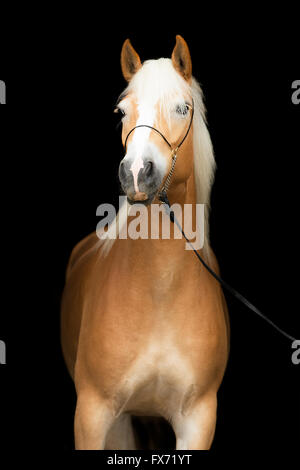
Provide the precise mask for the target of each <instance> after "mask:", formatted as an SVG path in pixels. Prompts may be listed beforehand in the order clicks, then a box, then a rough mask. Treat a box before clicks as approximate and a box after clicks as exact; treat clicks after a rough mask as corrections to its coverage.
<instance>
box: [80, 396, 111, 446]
mask: <svg viewBox="0 0 300 470" xmlns="http://www.w3.org/2000/svg"><path fill="white" fill-rule="evenodd" d="M112 422H113V414H112V412H111V410H110V408H109V407H108V406H107V404H106V403H105V401H103V400H101V399H100V398H99V397H97V396H95V395H93V394H91V393H84V394H80V395H79V396H78V399H77V405H76V411H75V421H74V431H75V447H76V449H78V450H80V449H81V450H100V449H104V446H105V440H106V435H107V432H108V430H109V428H110V426H111V424H112Z"/></svg>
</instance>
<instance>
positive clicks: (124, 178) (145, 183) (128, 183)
mask: <svg viewBox="0 0 300 470" xmlns="http://www.w3.org/2000/svg"><path fill="white" fill-rule="evenodd" d="M157 174H158V171H157V170H156V166H155V163H154V161H153V159H151V158H150V157H148V158H146V157H144V158H143V159H138V160H133V161H132V160H129V159H127V158H124V159H123V160H122V161H121V163H120V166H119V179H120V183H121V186H122V189H123V190H124V192H125V193H126V194H127V195H128V197H129V199H131V200H134V201H146V200H148V198H149V197H150V196H153V194H154V193H155V192H156V189H157V185H159V183H160V181H159V178H158V175H157Z"/></svg>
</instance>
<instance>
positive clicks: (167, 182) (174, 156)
mask: <svg viewBox="0 0 300 470" xmlns="http://www.w3.org/2000/svg"><path fill="white" fill-rule="evenodd" d="M192 103H193V104H192V112H191V119H190V123H189V126H188V128H187V131H186V133H185V135H184V137H183V139H182V140H181V142H180V144H179V145H177V147H175V148H172V145H171V144H170V142H169V141H168V140H167V139H166V137H165V136H164V135H163V134H162V133H161V132H160V131H159V130H158V129H156V128H155V127H152V126H148V125H147V124H139V125H138V126H135V127H133V128H132V129H131V130H130V131H129V132H128V134H127V136H126V139H125V143H124V149H125V153H126V150H127V141H128V137H129V136H130V134H131V133H132V132H133V131H134V130H135V129H138V128H139V127H148V128H149V129H152V130H153V131H155V132H157V133H158V134H159V135H160V136H161V137H162V138H163V139H164V141H165V142H166V144H167V145H168V146H169V147H170V149H171V157H172V165H171V169H170V171H169V173H168V176H167V177H166V180H165V183H164V185H163V187H162V188H161V190H160V192H159V199H160V200H162V201H164V200H165V197H166V195H167V191H168V189H169V186H170V182H171V178H172V175H173V173H174V168H175V163H176V159H177V152H178V150H179V148H180V147H181V146H182V144H183V142H184V141H185V139H186V138H187V136H188V133H189V132H190V129H191V127H192V122H193V117H194V100H193V99H192Z"/></svg>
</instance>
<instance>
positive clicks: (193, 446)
mask: <svg viewBox="0 0 300 470" xmlns="http://www.w3.org/2000/svg"><path fill="white" fill-rule="evenodd" d="M216 415H217V397H216V394H215V393H214V394H211V395H208V396H206V397H203V398H201V399H200V400H198V401H197V402H196V403H195V404H194V405H193V407H192V408H191V409H190V410H189V412H188V413H187V414H185V415H183V414H181V413H180V414H179V415H178V416H177V417H176V419H175V420H174V431H175V434H176V449H177V450H187V449H188V450H205V449H209V448H210V446H211V444H212V441H213V438H214V434H215V427H216Z"/></svg>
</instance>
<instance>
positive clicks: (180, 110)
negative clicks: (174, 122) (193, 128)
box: [176, 104, 189, 116]
mask: <svg viewBox="0 0 300 470" xmlns="http://www.w3.org/2000/svg"><path fill="white" fill-rule="evenodd" d="M188 110H189V107H188V105H187V104H178V105H177V106H176V113H177V114H179V115H180V116H186V115H187V113H188Z"/></svg>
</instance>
